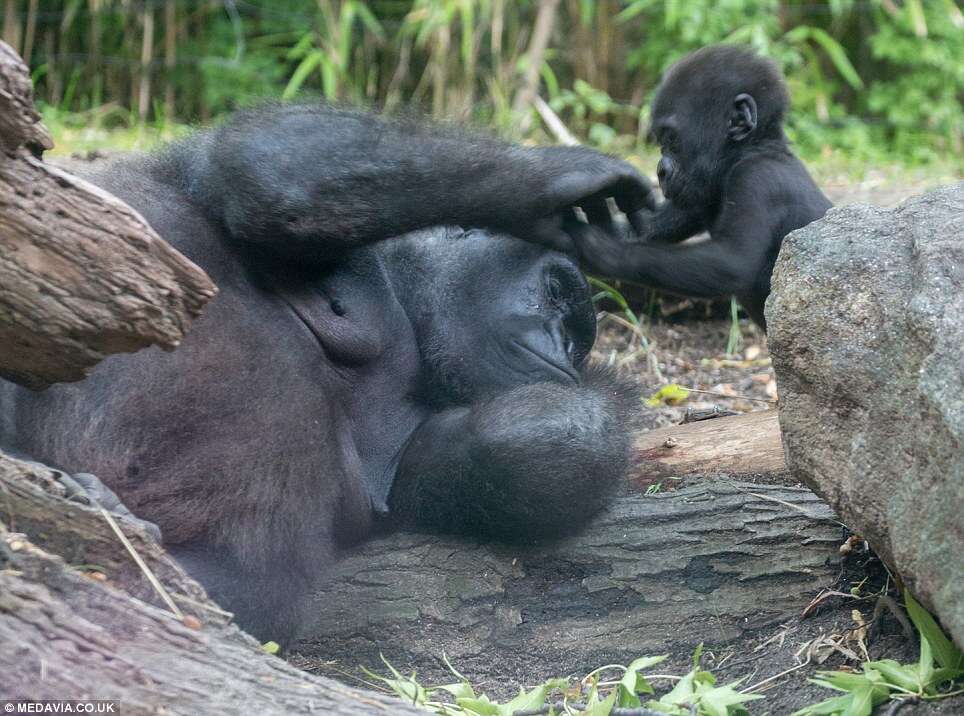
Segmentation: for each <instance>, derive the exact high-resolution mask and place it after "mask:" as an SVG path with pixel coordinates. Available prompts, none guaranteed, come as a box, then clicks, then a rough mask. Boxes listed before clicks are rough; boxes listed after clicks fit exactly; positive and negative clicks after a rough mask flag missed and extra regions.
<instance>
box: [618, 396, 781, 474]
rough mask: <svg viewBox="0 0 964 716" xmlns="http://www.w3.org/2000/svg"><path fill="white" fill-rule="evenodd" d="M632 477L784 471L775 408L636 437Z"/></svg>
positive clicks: (670, 428) (664, 429) (689, 424)
mask: <svg viewBox="0 0 964 716" xmlns="http://www.w3.org/2000/svg"><path fill="white" fill-rule="evenodd" d="M633 448H634V455H635V463H636V464H635V468H634V477H635V478H636V479H639V480H645V481H648V482H652V480H654V479H660V478H668V477H681V476H684V475H714V474H721V473H722V474H727V475H730V476H731V477H735V476H740V477H747V476H751V475H760V474H770V473H781V472H785V471H786V469H787V466H786V462H785V460H784V456H783V443H782V442H781V440H780V423H779V421H778V420H777V411H776V410H763V411H759V412H756V413H746V414H745V415H735V416H732V417H726V418H714V419H712V420H700V421H698V422H694V423H688V424H686V425H676V426H673V427H669V428H662V429H660V430H652V431H650V432H648V433H642V434H640V435H639V436H638V437H637V438H636V441H635V443H634V446H633Z"/></svg>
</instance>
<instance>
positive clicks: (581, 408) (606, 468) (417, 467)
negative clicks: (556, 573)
mask: <svg viewBox="0 0 964 716" xmlns="http://www.w3.org/2000/svg"><path fill="white" fill-rule="evenodd" d="M629 400H631V399H629V398H627V395H626V394H625V393H624V392H623V391H621V389H620V388H618V387H614V386H613V384H612V383H610V382H608V379H607V378H605V377H600V378H598V379H596V380H590V382H589V384H584V385H583V386H580V387H577V388H573V387H572V386H565V385H559V384H555V383H536V384H533V385H527V386H522V387H519V388H516V389H514V390H512V391H509V392H507V393H505V394H502V395H499V396H497V397H495V398H491V399H489V400H488V401H485V402H482V403H478V404H476V405H473V406H471V407H468V408H453V409H450V410H446V411H444V412H441V413H439V414H437V415H436V416H434V417H433V418H431V419H430V420H428V421H427V422H426V423H424V424H423V425H422V426H421V427H420V428H419V429H418V431H417V432H416V433H415V435H414V437H413V439H412V441H411V442H410V444H409V446H408V447H407V448H406V450H405V454H404V456H403V457H402V461H401V464H400V466H399V470H398V473H397V478H396V482H395V485H394V486H393V488H392V493H391V496H390V498H389V507H390V510H391V512H392V513H393V514H394V515H395V518H396V519H397V520H399V521H400V522H402V523H409V524H414V525H416V526H419V527H423V528H428V529H432V530H433V531H444V532H455V533H460V534H474V535H481V536H491V537H496V538H503V539H509V540H513V541H517V540H520V539H521V540H524V539H527V538H534V537H540V536H551V535H556V534H562V533H569V532H572V531H573V530H574V529H576V528H578V527H579V526H580V525H581V524H583V523H584V522H586V521H587V520H588V519H589V518H590V517H591V516H592V515H593V514H595V513H596V512H597V511H598V510H599V509H601V508H602V507H603V506H605V504H606V502H607V500H608V498H609V497H610V496H611V495H612V493H613V490H614V489H615V488H616V487H617V485H618V484H619V483H620V481H621V480H622V479H623V477H624V475H625V471H626V469H627V466H628V453H629V439H630V438H629V436H630V434H631V428H630V426H629V425H627V424H626V419H625V418H626V415H627V414H628V412H629V411H628V402H629Z"/></svg>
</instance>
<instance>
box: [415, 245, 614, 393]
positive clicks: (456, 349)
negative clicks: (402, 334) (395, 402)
mask: <svg viewBox="0 0 964 716" xmlns="http://www.w3.org/2000/svg"><path fill="white" fill-rule="evenodd" d="M447 242H448V243H446V244H444V245H443V246H440V247H438V251H436V252H435V256H436V264H435V266H434V269H435V270H437V271H438V272H439V274H440V275H437V276H436V277H434V278H433V279H432V286H433V287H434V289H433V290H434V291H437V292H439V293H437V294H436V296H434V297H433V299H434V300H431V301H429V302H428V303H430V304H433V307H434V310H429V311H426V312H424V313H422V316H423V319H422V320H421V321H417V322H416V331H417V333H418V334H419V344H420V347H421V350H422V356H423V363H424V366H425V368H426V369H427V371H428V375H426V376H425V377H426V378H427V380H426V381H424V383H425V384H427V385H431V386H433V388H432V392H433V393H435V394H436V396H437V397H438V396H440V395H443V394H444V399H445V400H455V402H467V401H470V400H476V399H478V398H480V397H484V396H486V395H491V394H495V393H500V392H503V391H504V390H506V389H508V388H513V387H516V386H519V385H526V384H530V383H540V382H555V383H572V384H574V383H578V382H579V380H580V377H579V369H580V367H581V366H582V364H583V363H584V362H585V360H586V357H587V356H588V355H589V351H590V349H591V348H592V345H593V342H594V341H595V337H596V315H595V311H594V309H593V306H592V298H591V294H590V290H589V285H588V284H587V282H586V279H585V278H584V277H583V275H582V273H581V272H580V271H579V268H578V267H577V266H576V265H575V264H574V263H573V262H572V261H571V260H570V259H569V258H568V257H567V256H565V255H564V254H561V253H557V252H554V251H548V250H545V249H542V248H539V247H537V246H534V245H532V244H529V243H525V242H523V241H521V240H519V239H515V238H512V237H508V236H493V235H492V234H489V233H488V232H484V231H471V232H467V233H465V234H464V235H463V236H462V237H461V238H454V239H453V238H448V239H447ZM439 254H442V255H443V256H444V258H441V259H439Z"/></svg>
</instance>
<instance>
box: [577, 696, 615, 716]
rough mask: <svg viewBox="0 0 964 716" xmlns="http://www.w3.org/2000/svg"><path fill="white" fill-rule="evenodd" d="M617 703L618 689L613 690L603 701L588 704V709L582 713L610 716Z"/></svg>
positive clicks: (593, 715)
mask: <svg viewBox="0 0 964 716" xmlns="http://www.w3.org/2000/svg"><path fill="white" fill-rule="evenodd" d="M615 705H616V691H613V692H612V693H610V694H609V696H607V697H606V698H605V699H603V700H602V701H596V702H595V703H589V704H586V709H585V710H584V711H582V712H581V713H582V716H609V714H610V713H612V710H613V706H615Z"/></svg>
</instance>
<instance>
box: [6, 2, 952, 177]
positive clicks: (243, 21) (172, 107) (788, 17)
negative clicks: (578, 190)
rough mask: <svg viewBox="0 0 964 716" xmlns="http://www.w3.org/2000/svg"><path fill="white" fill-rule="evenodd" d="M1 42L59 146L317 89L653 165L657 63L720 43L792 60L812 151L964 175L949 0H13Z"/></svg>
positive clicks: (803, 139)
mask: <svg viewBox="0 0 964 716" xmlns="http://www.w3.org/2000/svg"><path fill="white" fill-rule="evenodd" d="M3 38H4V39H5V40H6V41H7V42H8V43H10V44H11V45H13V46H14V47H15V48H16V49H17V50H18V51H19V52H20V53H21V54H22V55H24V56H25V57H26V59H27V61H28V63H29V65H30V67H31V70H32V74H33V79H34V83H35V85H36V93H37V98H38V104H40V105H41V107H42V110H43V112H44V115H45V118H46V120H47V121H48V123H49V124H50V125H51V128H52V129H53V131H54V134H55V137H57V139H58V142H59V144H60V150H61V151H71V150H77V149H81V150H83V149H90V148H97V147H102V146H114V147H118V148H130V147H143V146H147V145H149V144H151V143H152V142H154V141H156V139H157V138H158V137H163V136H168V135H173V134H176V133H177V132H179V131H181V128H182V127H183V125H185V124H189V123H196V122H207V121H212V120H216V119H217V118H218V117H219V116H220V115H222V114H224V113H225V112H228V111H229V110H231V109H233V108H235V107H238V106H241V105H245V104H250V103H252V102H256V101H260V100H264V99H266V98H270V99H308V98H317V97H321V98H325V99H327V100H330V101H336V102H340V103H348V104H352V105H362V106H377V107H382V108H384V109H386V110H388V111H399V110H401V108H403V107H404V108H406V111H409V110H408V109H407V108H410V107H412V106H414V107H416V108H418V109H419V110H420V111H422V112H424V113H426V114H429V115H431V116H434V117H437V118H451V119H458V120H469V121H472V122H474V123H477V124H481V125H485V126H488V127H491V128H494V129H495V131H497V132H499V133H501V134H503V135H506V136H509V137H512V138H514V139H522V140H526V141H536V142H547V141H549V142H552V141H559V140H560V137H564V136H566V133H567V132H568V133H571V135H573V137H575V138H577V139H578V140H579V141H582V142H586V143H589V144H591V145H593V146H596V147H598V148H601V149H603V150H607V151H611V152H615V153H619V154H622V155H625V156H633V155H637V156H639V155H641V157H642V159H641V161H644V162H645V164H646V166H647V168H651V164H650V162H651V156H650V155H651V153H652V151H653V150H652V149H650V148H647V147H646V146H645V143H644V140H645V134H646V129H647V103H648V101H649V100H650V98H651V95H652V93H653V90H654V89H655V86H656V84H657V82H658V79H659V76H660V74H661V72H662V71H663V70H664V69H665V68H666V67H667V66H668V65H669V64H670V63H671V62H673V61H674V60H675V59H677V58H678V57H680V56H681V55H683V54H685V53H686V52H688V51H690V50H693V49H695V48H697V47H700V46H702V45H705V44H708V43H713V42H720V41H723V42H739V43H746V44H749V45H752V46H753V47H755V48H757V49H758V50H759V51H761V52H763V53H765V54H767V55H769V56H771V57H773V58H774V59H776V60H777V61H778V62H779V63H780V65H781V66H782V67H783V70H784V72H785V73H786V75H787V78H788V81H789V84H790V87H791V92H792V97H793V109H792V112H791V118H790V122H789V126H788V133H789V134H790V136H791V139H792V140H793V141H794V143H795V146H796V149H797V151H798V152H799V153H800V154H801V155H802V156H803V157H804V158H805V159H807V160H808V161H810V162H816V163H818V164H821V163H827V162H829V163H833V164H834V165H835V166H837V167H838V168H843V170H846V168H847V167H860V166H863V165H866V164H874V165H880V164H889V165H897V166H900V167H916V168H920V167H929V169H928V171H929V172H937V173H940V174H943V175H945V176H946V175H953V176H960V175H961V174H962V172H964V159H962V154H964V152H962V147H964V141H962V139H964V111H962V102H961V99H962V96H964V14H962V11H961V7H960V4H959V3H958V2H956V1H955V0H830V1H827V2H812V1H810V2H797V1H793V0H529V1H522V2H508V1H506V0H414V1H412V2H406V1H402V0H375V1H372V2H361V1H359V0H341V1H339V0H270V1H261V2H256V1H251V2H248V1H243V0H207V1H201V2H188V1H186V0H145V1H140V2H139V1H136V0H66V1H59V2H58V1H54V0H3ZM556 120H558V123H557V122H556ZM553 126H555V130H553V128H552V127H553Z"/></svg>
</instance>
